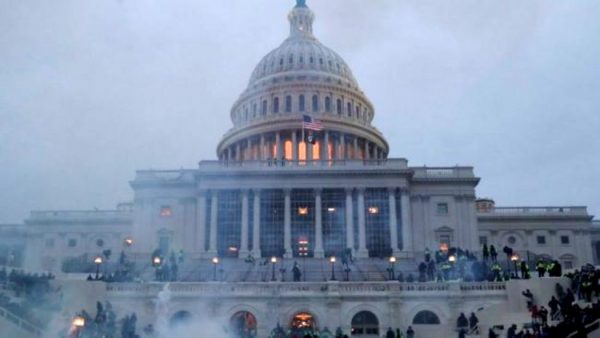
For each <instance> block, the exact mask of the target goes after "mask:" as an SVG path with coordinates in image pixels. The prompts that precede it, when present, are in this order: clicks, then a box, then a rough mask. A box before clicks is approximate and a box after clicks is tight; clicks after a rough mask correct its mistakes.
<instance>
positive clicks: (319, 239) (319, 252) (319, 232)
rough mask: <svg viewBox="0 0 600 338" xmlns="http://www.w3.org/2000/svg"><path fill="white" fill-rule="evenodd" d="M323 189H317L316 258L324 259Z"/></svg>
mask: <svg viewBox="0 0 600 338" xmlns="http://www.w3.org/2000/svg"><path fill="white" fill-rule="evenodd" d="M321 192H322V190H321V189H315V252H314V256H315V258H323V257H324V255H325V250H323V210H322V198H321Z"/></svg>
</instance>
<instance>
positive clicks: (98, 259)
mask: <svg viewBox="0 0 600 338" xmlns="http://www.w3.org/2000/svg"><path fill="white" fill-rule="evenodd" d="M102 261H103V260H102V256H100V255H98V256H96V258H94V264H96V279H98V278H99V277H100V265H102Z"/></svg>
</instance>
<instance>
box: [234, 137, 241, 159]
mask: <svg viewBox="0 0 600 338" xmlns="http://www.w3.org/2000/svg"><path fill="white" fill-rule="evenodd" d="M235 157H236V161H238V162H239V161H241V160H242V146H241V143H240V142H238V143H237V144H236V145H235Z"/></svg>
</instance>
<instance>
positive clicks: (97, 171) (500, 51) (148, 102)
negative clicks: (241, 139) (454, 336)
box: [0, 0, 600, 223]
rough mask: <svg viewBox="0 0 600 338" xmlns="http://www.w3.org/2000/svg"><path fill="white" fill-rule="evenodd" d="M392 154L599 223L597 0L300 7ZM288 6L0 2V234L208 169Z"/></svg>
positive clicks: (160, 0)
mask: <svg viewBox="0 0 600 338" xmlns="http://www.w3.org/2000/svg"><path fill="white" fill-rule="evenodd" d="M307 2H308V5H309V6H310V7H311V8H312V9H313V10H314V11H315V12H316V16H317V19H316V22H315V33H316V35H317V37H318V38H319V39H320V40H321V42H323V43H324V44H325V45H327V46H329V47H331V48H332V49H334V50H336V51H337V52H338V53H339V54H340V55H341V56H342V57H343V58H344V59H345V60H346V61H347V62H348V64H349V65H350V67H351V68H352V70H353V72H354V75H355V77H356V78H357V80H358V81H359V84H360V85H361V87H362V89H363V90H364V92H365V93H366V94H367V96H368V97H369V98H370V99H371V101H372V102H373V103H374V105H375V109H376V112H375V113H376V116H375V120H374V122H373V123H374V125H375V126H376V127H378V128H379V129H380V130H381V131H382V132H383V134H384V135H385V136H386V137H387V140H388V141H389V144H390V147H391V153H390V156H391V157H405V158H407V159H408V160H409V164H410V165H413V166H421V165H428V166H454V165H457V164H459V165H472V166H474V167H475V173H476V174H477V175H478V176H480V177H481V178H482V180H481V183H480V184H479V186H478V188H477V193H478V196H479V197H491V198H494V199H495V200H496V202H497V204H498V205H506V206H517V205H541V206H545V205H588V206H589V210H590V212H591V213H595V214H599V215H600V199H599V196H600V179H599V174H600V156H599V154H600V137H599V131H600V111H599V108H600V20H599V19H598V18H600V1H591V0H590V1H522V0H510V1H509V0H501V1H500V0H497V1H483V0H464V1H424V0H418V1H417V0H415V1H400V0H312V1H311V0H308V1H307ZM293 4H294V1H293V0H213V1H209V0H136V1H134V0H86V1H81V0H69V1H68V0H53V1H47V0H0V223H17V222H21V221H22V220H23V219H24V218H26V217H27V215H28V213H29V211H30V210H35V209H91V208H94V207H97V208H100V209H109V208H113V207H114V206H115V205H116V203H117V202H119V201H129V200H131V199H132V196H133V195H132V190H131V189H130V187H129V184H128V182H129V181H130V180H131V179H132V178H133V177H134V174H135V170H137V169H149V168H153V169H179V168H181V167H184V168H195V167H196V166H197V162H198V161H199V160H200V159H214V158H215V157H216V154H215V149H216V145H217V142H218V141H219V139H220V138H221V136H222V135H223V133H224V132H226V131H227V130H228V129H229V128H230V127H231V125H232V123H231V121H230V120H229V109H230V107H231V105H232V104H233V102H234V101H235V100H236V98H237V97H238V95H239V94H240V93H241V92H242V91H243V89H244V88H245V85H246V84H247V81H248V79H249V76H250V73H251V72H252V70H253V67H254V66H255V65H256V64H257V63H258V62H259V60H260V59H261V57H262V56H264V55H265V54H267V53H268V52H269V51H270V50H271V49H273V48H275V47H277V46H278V45H279V44H280V43H281V42H282V41H283V40H284V38H285V37H286V36H287V34H288V30H289V28H288V23H287V19H286V18H287V14H288V12H289V10H290V9H291V8H292V6H293Z"/></svg>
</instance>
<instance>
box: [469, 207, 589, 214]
mask: <svg viewBox="0 0 600 338" xmlns="http://www.w3.org/2000/svg"><path fill="white" fill-rule="evenodd" d="M478 213H480V214H497V215H552V216H555V215H576V216H587V215H588V213H587V208H586V207H495V208H491V209H488V210H485V211H478Z"/></svg>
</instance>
